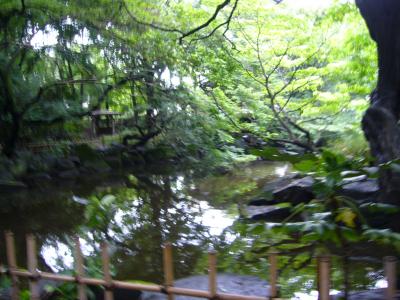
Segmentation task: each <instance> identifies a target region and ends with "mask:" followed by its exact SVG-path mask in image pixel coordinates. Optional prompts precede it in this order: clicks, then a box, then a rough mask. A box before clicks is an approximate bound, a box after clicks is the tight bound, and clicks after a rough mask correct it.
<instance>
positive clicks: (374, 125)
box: [356, 0, 400, 202]
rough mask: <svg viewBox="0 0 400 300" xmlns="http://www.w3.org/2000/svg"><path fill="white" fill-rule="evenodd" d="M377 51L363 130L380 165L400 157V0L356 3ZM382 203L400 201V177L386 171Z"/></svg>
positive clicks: (360, 0) (381, 182)
mask: <svg viewBox="0 0 400 300" xmlns="http://www.w3.org/2000/svg"><path fill="white" fill-rule="evenodd" d="M356 3H357V6H358V8H359V9H360V11H361V14H362V16H363V18H364V19H365V21H366V23H367V26H368V29H369V32H370V34H371V37H372V38H373V39H374V40H375V42H376V44H377V48H378V64H379V73H378V84H377V87H376V89H375V90H374V92H372V94H371V104H370V107H369V108H368V110H367V111H366V113H365V115H364V117H363V120H362V128H363V130H364V133H365V136H366V138H367V140H368V142H369V144H370V148H371V154H372V155H373V156H374V157H375V159H376V162H377V163H378V164H381V163H385V162H388V161H391V160H393V159H397V158H400V130H399V127H398V125H397V123H398V121H399V118H400V1H399V0H356ZM380 185H381V190H382V193H381V200H384V201H386V202H395V201H398V200H397V199H396V198H397V197H396V196H397V195H398V194H399V193H400V174H396V173H394V172H393V171H389V170H387V171H383V172H382V173H381V176H380Z"/></svg>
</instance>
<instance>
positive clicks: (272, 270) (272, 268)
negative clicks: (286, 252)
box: [268, 253, 278, 298]
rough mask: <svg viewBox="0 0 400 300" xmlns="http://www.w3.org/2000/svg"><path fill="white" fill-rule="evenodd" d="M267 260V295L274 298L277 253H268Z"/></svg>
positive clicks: (276, 276) (276, 280)
mask: <svg viewBox="0 0 400 300" xmlns="http://www.w3.org/2000/svg"><path fill="white" fill-rule="evenodd" d="M268 260H269V282H270V291H269V297H270V298H276V297H277V296H278V287H277V283H278V254H277V253H270V254H269V256H268Z"/></svg>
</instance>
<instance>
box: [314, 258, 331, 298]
mask: <svg viewBox="0 0 400 300" xmlns="http://www.w3.org/2000/svg"><path fill="white" fill-rule="evenodd" d="M317 261H318V263H317V265H318V266H317V267H318V271H317V274H318V300H329V299H330V297H329V289H330V257H329V256H319V257H318V258H317Z"/></svg>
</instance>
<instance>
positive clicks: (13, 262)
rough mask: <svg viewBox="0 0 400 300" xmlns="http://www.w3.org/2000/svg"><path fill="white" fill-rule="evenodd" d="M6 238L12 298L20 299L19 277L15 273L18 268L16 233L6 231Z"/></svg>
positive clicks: (13, 299)
mask: <svg viewBox="0 0 400 300" xmlns="http://www.w3.org/2000/svg"><path fill="white" fill-rule="evenodd" d="M5 240H6V251H7V263H8V268H9V270H10V275H11V282H12V294H11V299H12V300H19V287H18V277H17V276H16V275H15V273H14V272H15V270H16V269H17V259H16V256H15V242H14V234H13V233H12V232H11V231H6V232H5Z"/></svg>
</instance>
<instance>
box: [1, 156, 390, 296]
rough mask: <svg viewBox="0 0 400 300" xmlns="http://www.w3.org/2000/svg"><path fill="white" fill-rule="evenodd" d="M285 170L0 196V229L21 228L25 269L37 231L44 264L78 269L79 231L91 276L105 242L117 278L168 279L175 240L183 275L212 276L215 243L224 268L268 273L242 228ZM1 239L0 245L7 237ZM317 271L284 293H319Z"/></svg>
mask: <svg viewBox="0 0 400 300" xmlns="http://www.w3.org/2000/svg"><path fill="white" fill-rule="evenodd" d="M288 172H290V168H289V166H288V165H286V164H282V163H271V162H262V161H257V162H252V163H248V164H244V165H241V166H240V167H238V168H236V169H235V170H233V171H231V172H229V173H226V174H223V175H217V176H215V175H214V176H205V177H202V178H199V177H198V176H195V175H194V174H195V172H193V170H190V169H189V170H184V171H182V170H177V169H176V168H155V167H153V168H151V169H147V170H143V169H141V170H136V171H132V172H129V173H121V174H111V175H108V176H106V177H103V176H99V177H98V178H89V179H85V178H81V179H80V180H78V181H75V182H62V183H59V184H58V185H57V186H54V185H53V186H52V187H43V188H42V189H38V190H33V191H32V190H25V191H21V192H18V193H7V194H3V195H1V200H0V220H1V221H0V230H1V231H3V230H5V229H9V230H12V231H13V232H14V233H15V236H16V242H17V251H18V253H17V255H18V264H19V266H21V267H25V266H26V261H25V248H24V247H25V246H24V236H25V234H26V233H28V232H34V233H35V234H36V235H37V237H38V248H39V249H40V259H39V261H40V268H41V269H42V270H47V271H54V272H69V271H71V270H72V268H73V257H72V245H73V243H72V239H71V237H72V236H73V235H76V234H78V235H79V236H80V240H81V244H82V247H83V254H84V255H85V257H86V266H87V270H88V275H90V276H99V277H100V276H101V264H100V257H99V255H98V254H99V249H100V242H101V241H103V240H107V241H109V242H110V245H111V252H112V266H113V274H114V277H115V278H117V279H119V280H131V281H132V280H139V281H145V282H153V283H161V282H162V280H163V275H162V252H161V251H162V250H161V249H162V244H163V243H165V242H167V241H169V242H171V243H172V244H173V246H174V263H175V276H176V278H183V277H186V276H190V275H194V274H203V273H205V270H206V265H207V263H206V262H207V260H206V258H207V256H206V255H205V254H206V253H207V251H208V250H209V249H211V248H213V249H217V250H218V252H219V253H220V257H219V271H221V272H233V273H241V274H249V275H257V276H260V277H263V278H265V279H266V278H267V270H268V264H267V263H266V259H265V255H264V257H262V256H260V257H259V259H257V261H254V258H253V257H252V256H251V254H249V253H248V252H249V251H250V250H249V249H248V243H247V242H248V241H247V240H246V238H241V235H240V234H239V232H238V231H237V230H236V228H239V227H240V226H244V225H245V224H246V223H248V222H246V221H245V218H244V217H245V204H246V203H247V202H248V201H249V200H250V199H251V198H252V197H254V196H255V195H256V194H257V193H258V192H259V190H260V189H261V188H262V187H263V186H264V185H265V184H267V183H268V182H270V181H272V180H274V179H276V178H278V177H282V176H285V175H286V174H288ZM0 242H1V243H2V244H3V240H0ZM3 245H4V244H3ZM0 251H2V252H0V260H2V261H4V258H5V257H4V252H3V250H0ZM313 268H314V266H311V267H310V269H309V270H311V271H309V272H308V271H302V272H301V273H299V274H300V275H298V276H293V273H290V270H289V271H288V270H286V273H285V272H283V273H282V274H281V275H282V282H283V284H282V285H283V291H284V293H285V296H293V295H294V293H295V291H297V292H298V291H301V290H303V291H304V292H305V293H304V294H297V295H298V296H299V297H300V298H301V299H315V296H312V292H311V291H312V290H313V289H314V288H315V282H313V280H312V279H313V277H314V276H315V272H314V271H313V270H315V269H313ZM364 271H365V270H364ZM364 271H363V269H362V272H364ZM369 271H370V274H371V276H372V277H373V278H372V279H370V280H367V281H366V282H365V283H362V284H363V285H362V286H365V287H371V284H372V285H373V284H376V282H379V280H380V279H381V277H382V276H381V274H380V273H379V271H376V270H375V269H373V268H371V269H370V270H369ZM307 272H308V273H307ZM364 274H365V273H364ZM374 276H375V277H374ZM285 284H286V286H285ZM310 292H311V295H310ZM307 294H308V295H307Z"/></svg>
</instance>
